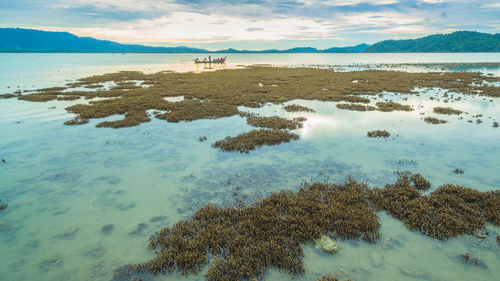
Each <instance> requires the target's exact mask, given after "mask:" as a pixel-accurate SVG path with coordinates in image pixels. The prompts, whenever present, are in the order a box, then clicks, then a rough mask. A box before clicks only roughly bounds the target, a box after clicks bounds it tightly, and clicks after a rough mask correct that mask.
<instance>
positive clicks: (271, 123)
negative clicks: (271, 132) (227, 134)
mask: <svg viewBox="0 0 500 281" xmlns="http://www.w3.org/2000/svg"><path fill="white" fill-rule="evenodd" d="M301 120H302V119H301ZM247 123H248V125H251V126H254V127H261V128H268V129H278V130H283V129H288V130H295V129H298V128H302V123H301V121H299V120H296V119H293V120H289V119H286V118H281V117H279V116H272V117H261V116H252V115H250V116H248V117H247Z"/></svg>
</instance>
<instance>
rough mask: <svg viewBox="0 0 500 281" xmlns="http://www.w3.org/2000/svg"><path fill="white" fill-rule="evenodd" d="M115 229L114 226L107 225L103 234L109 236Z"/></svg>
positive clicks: (103, 228)
mask: <svg viewBox="0 0 500 281" xmlns="http://www.w3.org/2000/svg"><path fill="white" fill-rule="evenodd" d="M114 228H115V225H114V224H107V225H104V226H103V227H102V228H101V232H102V233H104V234H109V233H110V232H111V231H112V230H113V229H114Z"/></svg>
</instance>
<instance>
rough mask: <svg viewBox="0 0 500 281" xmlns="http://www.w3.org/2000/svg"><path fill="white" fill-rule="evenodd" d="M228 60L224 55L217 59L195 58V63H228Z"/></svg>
mask: <svg viewBox="0 0 500 281" xmlns="http://www.w3.org/2000/svg"><path fill="white" fill-rule="evenodd" d="M226 60H227V57H223V58H216V59H206V58H205V59H203V60H199V59H197V58H196V59H194V60H193V61H194V63H195V64H198V63H210V64H211V63H215V64H225V63H226Z"/></svg>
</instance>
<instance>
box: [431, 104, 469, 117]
mask: <svg viewBox="0 0 500 281" xmlns="http://www.w3.org/2000/svg"><path fill="white" fill-rule="evenodd" d="M432 111H433V112H434V113H436V114H446V115H452V114H456V115H460V114H462V113H463V111H461V110H458V109H453V108H451V107H441V106H437V107H434V108H433V109H432Z"/></svg>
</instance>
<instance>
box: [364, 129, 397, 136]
mask: <svg viewBox="0 0 500 281" xmlns="http://www.w3.org/2000/svg"><path fill="white" fill-rule="evenodd" d="M366 136H367V137H369V138H388V137H390V136H391V133H389V132H387V131H386V130H376V131H370V132H368V133H366Z"/></svg>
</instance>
